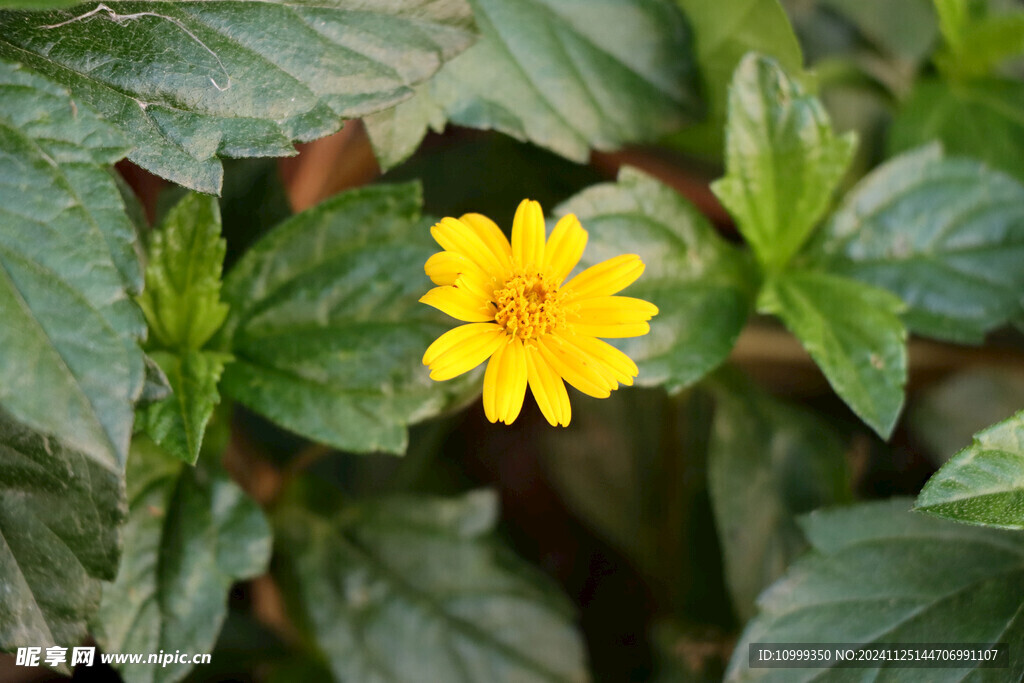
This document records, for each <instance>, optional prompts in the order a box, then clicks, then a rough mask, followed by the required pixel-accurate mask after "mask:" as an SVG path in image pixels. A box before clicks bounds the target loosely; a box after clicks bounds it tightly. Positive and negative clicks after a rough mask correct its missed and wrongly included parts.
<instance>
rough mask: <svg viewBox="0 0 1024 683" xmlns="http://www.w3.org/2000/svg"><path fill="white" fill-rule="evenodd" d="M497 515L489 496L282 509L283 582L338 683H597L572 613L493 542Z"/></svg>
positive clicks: (278, 522)
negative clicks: (331, 510) (333, 511)
mask: <svg viewBox="0 0 1024 683" xmlns="http://www.w3.org/2000/svg"><path fill="white" fill-rule="evenodd" d="M496 516H497V501H496V498H495V496H494V495H493V494H491V493H489V492H486V491H477V492H473V493H469V494H467V495H465V496H463V497H461V498H457V499H447V500H446V499H430V498H404V499H386V500H381V501H377V502H368V503H365V504H359V505H354V506H352V507H350V508H347V509H343V510H342V511H341V512H340V513H339V514H337V515H336V516H334V517H333V518H330V519H324V518H320V517H316V516H314V515H312V514H311V513H309V512H308V511H305V510H303V509H301V508H299V507H297V506H293V507H287V508H284V509H283V510H282V511H281V513H280V515H279V516H278V518H277V519H276V525H275V526H276V530H277V538H278V540H279V542H280V548H279V550H280V557H281V564H282V565H283V569H284V570H285V571H286V577H285V578H286V579H287V580H284V581H282V585H283V586H285V587H286V590H288V591H291V594H290V595H288V597H289V598H290V599H291V606H292V608H293V610H295V611H297V612H298V613H300V614H301V615H302V623H303V624H305V625H306V627H307V628H308V629H310V630H311V632H312V635H313V637H314V639H315V640H316V642H317V643H318V644H319V646H320V648H321V649H322V651H323V654H324V656H325V657H326V658H327V660H328V661H329V662H330V664H331V668H332V669H333V671H334V674H335V677H336V678H337V679H338V680H342V681H360V682H361V683H373V682H375V681H390V682H394V683H397V682H399V681H410V682H416V683H419V682H420V681H446V682H451V683H456V682H459V681H464V682H466V683H476V682H477V681H495V682H500V681H518V682H522V683H526V682H528V681H566V682H568V681H586V680H588V678H589V677H588V674H587V671H586V666H585V663H584V651H583V645H582V643H581V641H580V638H579V636H578V635H577V634H576V632H575V631H574V630H573V628H572V626H571V624H572V620H573V614H572V608H571V607H570V606H569V604H568V603H567V601H566V600H565V598H563V597H562V596H561V595H559V594H558V593H557V591H556V590H555V589H554V588H553V586H551V584H550V582H549V581H548V580H545V579H543V578H542V577H541V576H540V575H539V574H537V573H536V572H534V571H532V570H530V568H529V567H528V566H526V565H524V564H523V563H522V561H521V560H518V559H517V558H515V557H514V556H512V555H511V554H510V553H509V552H508V551H507V550H505V549H504V548H503V547H502V546H500V545H499V544H497V543H496V542H495V540H494V539H493V538H492V536H491V534H492V531H493V528H494V524H495V518H496Z"/></svg>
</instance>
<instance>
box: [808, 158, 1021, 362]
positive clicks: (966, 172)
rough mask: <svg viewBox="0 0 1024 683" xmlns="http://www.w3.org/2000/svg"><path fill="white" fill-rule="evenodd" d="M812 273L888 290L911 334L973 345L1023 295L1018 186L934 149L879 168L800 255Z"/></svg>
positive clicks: (1006, 317) (1007, 316)
mask: <svg viewBox="0 0 1024 683" xmlns="http://www.w3.org/2000/svg"><path fill="white" fill-rule="evenodd" d="M807 258H808V260H809V261H810V264H811V266H812V267H814V268H817V269H820V270H822V271H825V272H828V273H833V274H836V275H843V276H847V277H852V278H855V279H857V280H861V281H863V282H867V283H868V284H871V285H874V286H876V287H882V288H884V289H888V290H889V291H891V292H892V293H894V294H896V295H897V296H899V297H900V298H901V299H903V301H904V302H905V303H906V304H907V311H906V313H905V314H904V316H903V319H904V321H905V322H906V324H907V326H908V327H909V328H910V329H911V330H913V331H914V332H917V333H920V334H924V335H928V336H932V337H938V338H940V339H947V340H950V341H957V342H974V343H977V342H981V341H982V340H983V338H984V336H985V333H986V332H988V331H990V330H993V329H995V328H997V327H999V326H1001V325H1004V324H1006V323H1007V322H1009V321H1010V320H1011V319H1013V318H1014V317H1015V316H1016V315H1017V313H1018V312H1019V310H1020V294H1021V291H1022V290H1024V268H1021V263H1022V262H1024V187H1022V186H1021V185H1020V183H1018V182H1016V181H1015V180H1014V179H1013V178H1010V177H1009V176H1006V175H1004V174H1002V173H999V172H996V171H992V170H991V169H989V168H987V167H986V166H984V165H983V164H979V163H977V162H974V161H971V160H968V159H944V158H943V155H942V150H941V148H940V147H939V146H937V145H932V146H930V147H927V148H924V149H921V150H918V151H915V152H912V153H908V154H903V155H901V156H899V157H897V158H895V159H893V160H891V161H889V162H888V163H886V164H884V165H882V166H880V167H878V168H877V169H876V170H875V171H873V172H872V173H871V174H869V175H868V176H867V177H866V178H864V179H863V180H862V181H861V182H860V183H859V184H858V185H857V186H856V187H855V188H854V189H853V190H851V191H850V193H849V194H848V195H847V196H846V197H845V198H844V200H843V203H842V205H841V206H840V207H839V209H838V210H837V211H836V212H835V213H834V214H833V215H832V218H831V220H830V221H829V222H828V223H827V225H826V226H825V228H824V229H823V230H821V231H820V232H819V233H818V234H817V235H815V239H814V241H813V243H812V244H811V245H810V246H809V248H808V249H807Z"/></svg>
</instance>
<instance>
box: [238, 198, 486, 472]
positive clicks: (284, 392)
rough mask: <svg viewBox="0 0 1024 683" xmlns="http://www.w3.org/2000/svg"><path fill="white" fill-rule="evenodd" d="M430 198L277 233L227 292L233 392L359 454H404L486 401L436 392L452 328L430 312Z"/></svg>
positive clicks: (468, 380)
mask: <svg viewBox="0 0 1024 683" xmlns="http://www.w3.org/2000/svg"><path fill="white" fill-rule="evenodd" d="M419 206H420V192H419V186H418V185H415V184H407V185H379V186H371V187H366V188H363V189H359V190H353V191H350V192H346V193H343V194H340V195H337V196H335V197H333V198H331V199H329V200H327V201H325V202H323V203H322V204H320V205H319V206H317V207H315V208H313V209H311V210H309V211H306V212H304V213H301V214H298V215H297V216H294V217H292V218H290V219H289V220H287V221H285V222H284V223H282V224H281V225H279V226H277V227H276V228H274V229H273V230H272V231H271V232H270V233H268V234H267V235H266V236H265V237H263V238H262V239H261V240H260V241H258V242H257V243H256V245H255V246H254V247H253V248H252V249H251V250H250V251H249V252H248V253H246V254H245V256H243V257H242V258H241V259H240V260H239V262H238V264H237V265H236V266H235V267H234V268H233V269H232V270H231V272H230V273H229V274H228V276H227V278H226V279H225V282H224V298H225V299H226V300H227V301H228V302H229V303H230V304H231V313H230V315H229V317H228V321H227V323H225V328H224V330H223V332H222V334H221V341H220V346H219V348H225V349H230V351H231V353H232V355H234V357H235V362H234V363H232V364H231V365H229V366H228V367H227V369H226V370H225V372H224V378H223V382H222V386H221V390H222V391H223V392H224V393H225V394H226V395H228V396H230V397H232V398H234V399H236V400H238V401H241V402H242V403H244V404H245V405H247V406H249V407H250V408H252V409H253V410H255V411H257V412H259V413H262V414H263V415H266V416H267V417H269V418H270V419H272V420H274V421H275V422H277V423H279V424H281V425H282V426H284V427H286V428H288V429H291V430H292V431H295V432H297V433H299V434H302V435H304V436H307V437H309V438H312V439H315V440H317V441H321V442H323V443H326V444H330V445H332V446H335V447H336V448H340V449H342V450H348V451H354V452H371V451H387V452H390V453H401V452H404V450H405V447H406V442H407V434H406V425H408V424H410V423H412V422H415V421H418V420H421V419H426V418H427V417H430V416H432V415H435V414H437V413H438V412H439V411H441V410H443V409H445V408H447V407H450V406H451V405H452V404H453V403H454V402H455V401H456V400H458V399H460V398H462V397H463V396H464V394H465V391H466V387H470V386H474V387H476V388H474V390H479V389H478V383H477V381H476V380H477V377H478V375H477V374H475V373H472V374H470V375H467V376H466V377H465V378H464V379H462V380H457V381H452V382H434V381H432V380H431V379H429V373H428V372H427V371H426V369H425V368H424V367H423V364H422V358H423V352H424V351H425V350H426V348H427V346H429V345H430V343H431V342H432V341H433V340H434V339H436V338H437V337H438V336H440V335H441V334H443V333H444V332H445V331H446V330H447V329H449V328H450V327H452V325H451V323H450V320H449V319H448V318H447V316H444V315H443V314H440V313H438V312H436V311H434V310H433V309H431V308H430V307H429V306H425V305H423V304H421V303H419V297H420V296H422V294H423V293H424V292H426V290H427V289H429V287H430V281H429V280H428V279H427V277H426V276H425V275H424V274H423V264H424V263H425V262H426V260H427V258H429V257H430V255H431V254H433V253H434V252H436V251H438V248H437V246H436V244H435V243H434V242H433V240H432V239H431V237H430V230H429V223H430V222H429V221H425V220H422V219H421V218H420V211H419Z"/></svg>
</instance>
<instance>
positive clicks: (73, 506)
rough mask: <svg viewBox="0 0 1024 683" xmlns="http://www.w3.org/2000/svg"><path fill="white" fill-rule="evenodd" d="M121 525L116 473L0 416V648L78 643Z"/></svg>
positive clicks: (111, 569)
mask: <svg viewBox="0 0 1024 683" xmlns="http://www.w3.org/2000/svg"><path fill="white" fill-rule="evenodd" d="M124 517H125V502H124V482H123V480H122V478H121V474H120V472H117V471H115V470H113V469H110V468H108V467H105V466H103V465H101V464H100V463H99V462H97V461H96V459H95V458H92V457H90V456H87V455H85V454H83V453H79V452H76V451H74V450H71V449H69V448H67V447H65V446H63V445H62V444H60V443H59V442H57V441H56V440H54V439H51V438H48V437H45V436H41V435H39V434H36V433H35V432H32V431H31V430H29V429H27V428H26V427H24V426H23V425H20V424H18V423H17V422H15V421H14V420H12V419H11V418H10V417H9V416H8V415H6V414H3V413H0V586H2V587H3V590H0V650H3V651H13V650H14V649H15V648H17V647H42V648H46V647H48V646H52V645H57V646H60V647H71V646H73V645H78V644H79V643H80V642H81V641H82V639H83V638H84V637H85V630H86V621H87V620H88V619H89V617H90V616H91V615H92V613H93V612H95V611H96V608H97V607H98V606H99V604H100V585H101V584H100V580H101V579H102V580H112V579H113V578H114V575H115V574H116V573H117V564H118V559H119V557H120V554H121V536H120V525H121V523H122V522H123V521H124ZM62 670H63V671H67V669H66V667H62Z"/></svg>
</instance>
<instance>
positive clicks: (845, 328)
mask: <svg viewBox="0 0 1024 683" xmlns="http://www.w3.org/2000/svg"><path fill="white" fill-rule="evenodd" d="M758 310H759V311H761V312H762V313H773V314H775V315H778V316H779V317H780V318H782V321H783V322H784V323H785V324H786V327H788V328H789V330H790V331H791V332H792V333H793V334H795V335H796V336H797V338H798V339H800V342H801V343H802V344H803V345H804V348H805V349H807V352H808V353H810V354H811V357H812V358H813V359H814V362H816V363H817V364H818V367H820V368H821V370H822V372H824V373H825V377H826V378H828V381H829V384H831V385H832V388H833V389H835V391H836V393H837V394H839V397H840V398H842V399H843V400H844V401H846V404H847V405H849V406H850V408H852V409H853V412H855V413H857V415H858V416H859V417H860V418H861V419H862V420H864V422H866V423H867V424H868V425H870V426H871V428H872V429H874V430H875V431H876V432H878V433H879V434H880V435H881V436H882V437H883V438H888V436H889V434H890V433H892V429H893V427H894V426H895V424H896V418H897V417H898V416H899V413H900V408H901V407H902V406H903V385H904V383H906V381H907V343H906V342H907V331H906V329H905V328H904V327H903V323H902V322H900V319H899V316H898V313H899V312H900V311H902V310H903V304H902V302H901V301H900V300H899V299H897V298H896V297H895V296H893V295H892V294H890V293H889V292H887V291H885V290H882V289H876V288H875V287H871V286H869V285H864V284H861V283H859V282H856V281H854V280H847V279H846V278H842V277H837V276H834V275H826V274H825V273H815V272H806V271H791V272H788V273H784V274H783V275H780V276H779V277H777V278H773V279H771V280H769V281H768V282H767V283H766V284H765V288H764V290H762V292H761V296H760V298H759V300H758Z"/></svg>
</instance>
